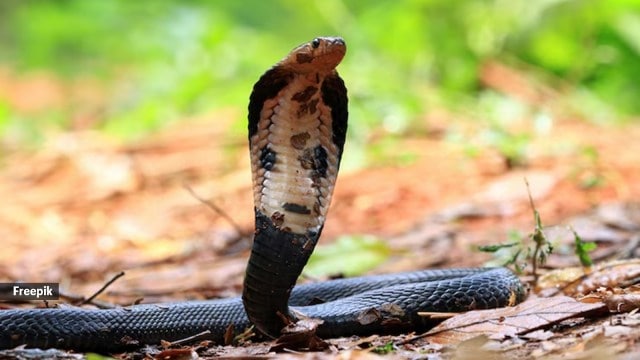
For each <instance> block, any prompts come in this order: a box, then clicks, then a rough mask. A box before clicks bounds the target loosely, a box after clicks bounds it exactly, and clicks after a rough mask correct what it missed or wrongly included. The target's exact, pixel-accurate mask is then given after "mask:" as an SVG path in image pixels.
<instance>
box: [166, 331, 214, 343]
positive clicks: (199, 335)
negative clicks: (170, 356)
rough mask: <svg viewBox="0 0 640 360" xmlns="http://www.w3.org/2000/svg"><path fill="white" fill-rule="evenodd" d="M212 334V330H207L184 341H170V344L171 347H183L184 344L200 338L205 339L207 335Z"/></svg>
mask: <svg viewBox="0 0 640 360" xmlns="http://www.w3.org/2000/svg"><path fill="white" fill-rule="evenodd" d="M210 334H211V331H210V330H205V331H203V332H201V333H197V334H195V335H193V336H189V337H186V338H184V339H179V340H176V341H170V342H169V346H176V345H182V344H185V343H188V342H191V341H194V340H197V339H198V338H201V337H204V336H205V335H210Z"/></svg>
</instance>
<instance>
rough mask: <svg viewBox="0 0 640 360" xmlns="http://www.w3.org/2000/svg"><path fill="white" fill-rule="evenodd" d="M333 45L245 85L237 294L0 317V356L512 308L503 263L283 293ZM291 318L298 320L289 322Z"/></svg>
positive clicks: (330, 79) (325, 176) (336, 100)
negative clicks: (246, 196) (245, 159)
mask: <svg viewBox="0 0 640 360" xmlns="http://www.w3.org/2000/svg"><path fill="white" fill-rule="evenodd" d="M345 53H346V45H345V42H344V41H343V40H342V39H340V38H316V39H313V40H312V41H310V42H309V43H306V44H303V45H300V46H299V47H297V48H295V49H294V50H293V51H292V52H291V53H290V54H289V55H288V56H287V57H285V58H284V59H283V60H281V61H280V62H278V63H277V64H276V65H275V66H274V67H272V68H271V69H270V70H268V71H267V72H266V73H265V74H264V75H262V77H261V78H260V79H259V80H258V82H257V83H256V84H255V85H254V88H253V92H252V93H251V96H250V101H249V116H248V117H249V145H250V156H251V166H252V174H253V192H254V204H255V209H254V211H255V222H256V224H255V234H254V242H253V247H252V252H251V256H250V258H249V262H248V265H247V270H246V275H245V282H244V290H243V294H242V297H238V298H230V299H221V300H210V301H198V302H179V303H171V304H150V305H135V306H130V307H125V308H117V309H109V310H94V309H89V310H88V309H80V308H73V309H68V308H67V309H29V310H23V309H14V310H3V311H0V349H4V348H11V347H14V346H18V345H27V346H28V347H41V348H48V347H57V348H66V349H74V350H77V351H96V352H114V351H118V350H123V349H127V348H131V347H139V346H141V345H143V344H157V343H159V342H160V341H161V340H168V341H173V340H177V339H183V338H186V337H190V336H193V335H195V334H200V333H202V332H203V331H207V330H208V331H209V332H210V335H209V336H208V337H209V338H210V339H212V340H214V341H216V342H217V343H223V342H224V339H225V333H226V332H227V331H228V330H229V327H230V326H231V325H233V329H235V331H236V332H242V331H243V330H245V329H246V328H248V327H249V326H251V325H255V327H256V328H257V329H258V330H259V332H260V333H262V334H264V335H266V336H268V337H277V336H279V334H280V331H281V329H282V328H283V326H285V324H286V323H289V322H295V321H296V320H298V318H299V317H300V316H302V315H303V316H306V317H310V318H318V319H322V320H323V322H322V324H320V325H319V326H318V329H317V334H318V335H319V336H321V337H330V336H347V335H364V334H371V333H381V332H385V333H388V332H398V331H407V330H421V329H425V328H426V327H428V326H429V325H430V323H429V321H428V320H425V319H423V318H421V317H420V316H418V315H417V312H418V311H445V312H451V311H465V310H470V309H486V308H495V307H502V306H508V305H513V304H516V303H518V302H520V301H521V300H522V299H523V298H524V296H525V292H524V290H523V287H522V284H521V283H520V281H519V280H518V278H517V277H516V276H514V275H513V273H511V272H510V271H509V270H507V269H505V268H494V269H483V268H472V269H448V270H424V271H417V272H410V273H399V274H390V275H381V276H380V275H379V276H369V277H360V278H352V279H342V280H333V281H327V282H323V283H317V284H310V285H302V286H298V287H295V288H294V286H295V282H296V280H297V278H298V276H299V275H300V273H301V271H302V268H303V267H304V265H305V264H306V262H307V260H308V258H309V256H310V255H311V252H312V251H313V248H314V247H315V244H316V243H317V241H318V238H319V237H320V234H321V232H322V227H323V225H324V221H325V217H326V215H327V211H328V207H329V204H330V202H331V196H332V193H333V186H334V183H335V181H336V177H337V175H338V169H339V165H340V159H341V156H342V150H343V146H344V141H345V135H346V129H347V116H348V113H347V92H346V87H345V85H344V82H343V81H342V79H341V78H340V77H339V75H338V73H337V72H336V70H335V68H336V66H337V65H338V64H339V63H340V61H341V60H342V58H343V57H344V55H345ZM301 314H302V315H301Z"/></svg>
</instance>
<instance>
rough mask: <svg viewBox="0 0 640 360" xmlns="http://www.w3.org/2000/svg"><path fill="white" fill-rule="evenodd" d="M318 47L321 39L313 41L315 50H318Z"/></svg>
mask: <svg viewBox="0 0 640 360" xmlns="http://www.w3.org/2000/svg"><path fill="white" fill-rule="evenodd" d="M318 46H320V39H318V38H315V39H313V41H311V47H312V48H314V49H317V48H318Z"/></svg>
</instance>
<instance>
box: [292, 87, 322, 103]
mask: <svg viewBox="0 0 640 360" xmlns="http://www.w3.org/2000/svg"><path fill="white" fill-rule="evenodd" d="M317 91H318V88H317V87H315V86H307V87H306V89H304V90H302V91H300V92H297V93H295V94H293V96H292V97H291V100H293V101H297V102H301V103H303V102H307V101H309V99H311V97H312V96H313V95H314V94H315V93H316V92H317Z"/></svg>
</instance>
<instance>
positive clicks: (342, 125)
mask: <svg viewBox="0 0 640 360" xmlns="http://www.w3.org/2000/svg"><path fill="white" fill-rule="evenodd" d="M322 100H323V101H324V103H325V104H326V105H327V106H329V107H331V117H332V119H333V123H332V128H333V143H334V144H336V146H337V147H338V150H339V151H340V154H338V168H339V167H340V158H341V155H342V149H343V148H344V141H345V138H346V135H347V119H348V117H349V110H348V108H347V105H348V102H349V100H348V98H347V88H346V87H345V85H344V81H342V79H341V78H340V76H338V73H337V72H335V73H334V74H332V75H329V76H327V77H326V78H325V79H324V82H323V83H322Z"/></svg>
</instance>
